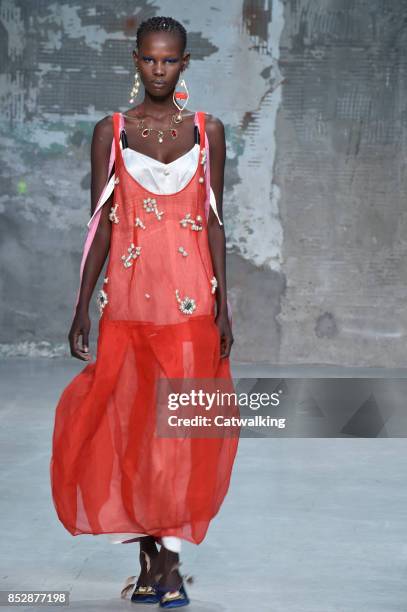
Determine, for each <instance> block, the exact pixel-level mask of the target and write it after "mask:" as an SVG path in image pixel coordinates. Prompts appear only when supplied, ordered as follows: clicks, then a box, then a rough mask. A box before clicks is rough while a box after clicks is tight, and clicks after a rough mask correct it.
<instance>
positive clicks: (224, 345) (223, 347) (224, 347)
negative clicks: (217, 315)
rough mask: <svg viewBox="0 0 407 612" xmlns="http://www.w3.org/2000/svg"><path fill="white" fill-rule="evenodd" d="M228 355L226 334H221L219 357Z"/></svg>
mask: <svg viewBox="0 0 407 612" xmlns="http://www.w3.org/2000/svg"><path fill="white" fill-rule="evenodd" d="M227 356H228V341H227V337H226V336H222V341H221V350H220V357H221V359H223V358H224V357H227Z"/></svg>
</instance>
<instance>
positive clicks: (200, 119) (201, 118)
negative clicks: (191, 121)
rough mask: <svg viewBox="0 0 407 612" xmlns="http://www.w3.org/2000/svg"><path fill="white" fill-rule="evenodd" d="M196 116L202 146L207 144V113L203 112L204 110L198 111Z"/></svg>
mask: <svg viewBox="0 0 407 612" xmlns="http://www.w3.org/2000/svg"><path fill="white" fill-rule="evenodd" d="M196 118H197V122H198V129H199V142H200V145H201V148H202V147H204V146H205V113H203V112H202V111H197V112H196Z"/></svg>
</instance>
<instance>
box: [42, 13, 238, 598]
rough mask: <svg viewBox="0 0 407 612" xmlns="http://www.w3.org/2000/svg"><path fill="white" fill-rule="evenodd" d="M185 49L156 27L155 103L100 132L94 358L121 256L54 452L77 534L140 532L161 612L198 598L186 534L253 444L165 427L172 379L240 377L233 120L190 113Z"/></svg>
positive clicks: (88, 290)
mask: <svg viewBox="0 0 407 612" xmlns="http://www.w3.org/2000/svg"><path fill="white" fill-rule="evenodd" d="M185 44H186V33H185V30H184V28H183V26H182V25H181V24H180V23H179V22H177V21H175V20H173V19H171V18H164V17H154V18H152V19H150V20H148V21H146V22H143V23H142V24H141V26H140V28H139V30H138V33H137V50H138V53H136V52H134V59H135V64H136V70H138V71H139V72H138V74H137V77H139V76H140V77H141V80H142V81H143V83H144V86H145V97H144V100H143V102H142V103H141V104H140V105H139V106H136V107H134V108H132V109H130V110H129V111H127V112H126V113H119V112H116V113H114V114H113V117H106V118H105V119H103V120H102V121H101V122H99V124H98V125H97V126H96V128H95V133H94V140H93V142H92V182H93V187H92V190H93V198H92V199H93V203H92V204H93V206H92V208H93V210H92V217H91V219H90V222H89V224H88V225H89V232H88V236H87V241H86V243H85V248H84V253H83V258H82V265H81V282H80V288H79V292H78V297H77V304H76V311H75V317H74V320H73V323H72V327H71V331H70V342H71V352H72V355H73V356H75V357H78V358H79V359H84V360H88V361H89V360H90V357H89V351H88V339H89V329H90V322H89V315H88V307H89V301H90V298H91V295H92V292H93V289H94V287H95V285H96V282H97V279H98V277H99V274H100V271H101V269H102V267H103V264H104V262H105V260H106V257H107V254H109V259H108V262H107V268H106V274H105V277H104V280H103V286H102V288H101V289H100V290H99V293H98V295H97V300H98V304H99V308H100V321H99V335H98V340H97V356H96V360H95V361H94V362H90V363H88V365H87V366H86V367H85V368H84V369H83V370H82V372H80V373H79V374H78V375H77V376H76V377H75V378H74V379H73V380H72V381H71V382H70V384H69V385H68V386H67V387H66V388H65V389H64V391H63V393H62V395H61V397H60V400H59V402H58V406H57V410H56V415H55V428H54V435H53V449H52V460H51V483H52V494H53V500H54V504H55V507H56V510H57V513H58V517H59V519H60V520H61V522H62V523H63V525H64V526H65V527H66V529H67V530H68V531H69V532H70V533H71V534H72V535H79V534H111V535H113V534H116V537H118V538H121V541H126V540H129V539H138V540H139V541H140V562H141V573H140V575H139V577H138V580H137V584H136V585H135V589H134V592H133V594H132V600H133V601H138V602H145V603H153V602H159V605H160V606H161V607H179V606H183V605H186V604H187V603H189V599H188V595H187V593H186V590H185V587H184V585H183V582H182V577H181V575H180V573H179V571H178V567H179V552H180V549H181V540H182V539H184V540H188V541H190V542H193V543H195V544H199V543H200V542H202V540H203V539H204V537H205V535H206V532H207V529H208V526H209V523H210V521H211V520H212V518H213V517H214V516H215V515H216V514H217V512H218V510H219V508H220V506H221V504H222V502H223V499H224V497H225V495H226V493H227V490H228V487H229V482H230V477H231V471H232V466H233V462H234V458H235V454H236V450H237V437H236V436H235V437H233V436H231V437H224V436H217V437H202V438H196V437H178V438H177V437H160V436H158V435H157V431H156V418H157V410H156V399H157V398H156V389H157V381H158V380H162V379H186V378H188V379H200V378H203V379H214V378H219V379H227V380H231V373H230V364H229V353H230V348H231V345H232V342H233V337H232V331H231V313H230V309H229V310H228V303H227V298H226V279H225V241H224V229H223V223H222V221H221V215H220V211H221V200H222V193H221V192H222V189H223V170H224V167H223V166H224V146H225V145H224V134H223V126H222V124H221V123H220V122H219V121H218V120H216V119H210V118H209V116H207V115H206V114H205V113H204V112H195V113H190V114H189V115H187V114H183V113H182V110H183V108H184V107H185V105H184V107H182V109H181V110H180V107H179V106H178V104H177V106H178V110H177V109H176V108H175V107H174V102H177V100H176V97H175V96H174V92H175V86H176V84H177V82H178V78H179V74H180V72H181V71H182V70H184V69H185V67H186V66H187V64H188V59H189V54H184V51H185ZM197 97H199V92H198V96H197ZM184 99H185V97H184ZM208 135H209V136H211V135H212V138H210V137H208ZM112 141H113V144H112V149H110V143H112ZM191 144H192V146H191ZM222 145H223V147H222ZM141 149H144V150H143V151H141ZM110 153H111V154H112V155H111V158H110V159H111V161H112V160H113V158H114V174H113V175H112V176H109V175H110V171H111V168H109V171H108V178H107V180H106V170H107V167H108V165H109V164H108V162H109V154H110ZM211 155H213V156H214V160H213V161H212V162H211V161H210V157H211ZM222 157H223V163H222V164H220V163H218V164H217V163H216V161H217V160H222ZM159 158H160V159H159ZM102 160H103V161H102ZM164 160H166V161H164ZM167 160H169V161H167ZM211 169H212V180H211V178H210V177H211ZM103 173H104V179H103V182H104V187H103V190H102V192H101V194H100V196H99V197H98V200H97V202H96V197H97V196H96V197H95V196H94V194H95V193H97V194H98V195H99V193H100V189H98V185H99V187H100V185H101V179H100V176H101V175H102V174H103ZM171 189H172V191H171ZM174 189H175V190H174ZM79 338H82V346H80V345H79ZM157 544H158V545H159V546H161V548H160V549H158V548H157ZM129 583H130V585H132V583H131V581H129ZM126 590H128V589H126ZM126 590H125V592H124V594H126Z"/></svg>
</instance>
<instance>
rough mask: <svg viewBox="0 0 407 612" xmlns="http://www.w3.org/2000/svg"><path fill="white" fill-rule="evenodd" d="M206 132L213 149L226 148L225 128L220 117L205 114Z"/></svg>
mask: <svg viewBox="0 0 407 612" xmlns="http://www.w3.org/2000/svg"><path fill="white" fill-rule="evenodd" d="M205 132H206V134H207V136H208V140H209V145H210V146H211V148H212V147H219V146H222V147H224V146H225V126H224V125H223V122H222V121H221V119H219V117H215V115H211V114H210V113H205Z"/></svg>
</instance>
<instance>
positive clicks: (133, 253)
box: [121, 242, 141, 268]
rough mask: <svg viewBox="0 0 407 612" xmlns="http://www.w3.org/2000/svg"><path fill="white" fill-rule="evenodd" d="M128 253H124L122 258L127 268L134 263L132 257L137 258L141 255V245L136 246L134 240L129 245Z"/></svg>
mask: <svg viewBox="0 0 407 612" xmlns="http://www.w3.org/2000/svg"><path fill="white" fill-rule="evenodd" d="M127 250H128V255H122V256H121V259H122V261H123V265H124V267H125V268H130V266H132V265H133V262H132V259H136V258H137V257H139V256H140V253H141V246H134V244H133V242H132V243H131V245H130V246H129V247H128V249H127Z"/></svg>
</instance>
